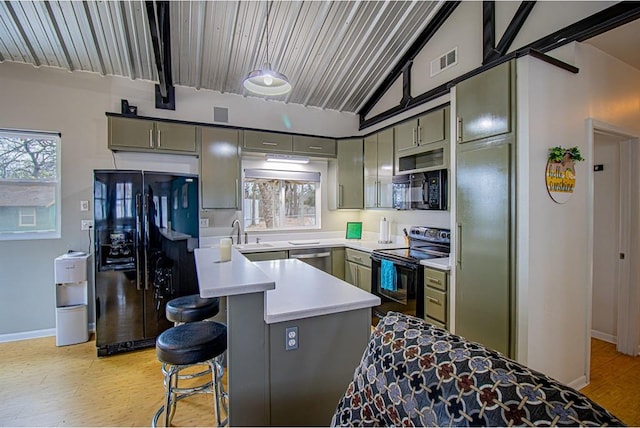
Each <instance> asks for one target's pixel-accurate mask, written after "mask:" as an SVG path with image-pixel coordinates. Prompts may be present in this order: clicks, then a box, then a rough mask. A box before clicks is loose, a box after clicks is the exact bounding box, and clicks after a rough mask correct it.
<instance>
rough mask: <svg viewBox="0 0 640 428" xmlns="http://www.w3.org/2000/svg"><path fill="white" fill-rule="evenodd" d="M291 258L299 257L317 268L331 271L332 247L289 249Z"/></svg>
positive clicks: (329, 272)
mask: <svg viewBox="0 0 640 428" xmlns="http://www.w3.org/2000/svg"><path fill="white" fill-rule="evenodd" d="M289 258H290V259H298V260H300V261H301V262H305V263H307V264H309V265H311V266H313V267H315V268H316V269H320V270H322V271H325V272H326V273H328V274H332V272H331V248H301V249H294V250H289Z"/></svg>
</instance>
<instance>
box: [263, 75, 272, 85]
mask: <svg viewBox="0 0 640 428" xmlns="http://www.w3.org/2000/svg"><path fill="white" fill-rule="evenodd" d="M272 83H273V77H271V75H270V74H265V75H264V84H265V85H267V86H271V84H272Z"/></svg>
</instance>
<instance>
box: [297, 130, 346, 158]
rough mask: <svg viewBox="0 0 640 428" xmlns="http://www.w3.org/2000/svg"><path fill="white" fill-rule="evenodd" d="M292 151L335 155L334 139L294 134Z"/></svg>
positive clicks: (304, 153) (317, 154) (316, 154)
mask: <svg viewBox="0 0 640 428" xmlns="http://www.w3.org/2000/svg"><path fill="white" fill-rule="evenodd" d="M293 153H294V154H301V155H308V156H317V157H335V156H336V140H334V139H332V138H323V137H308V136H305V135H294V136H293Z"/></svg>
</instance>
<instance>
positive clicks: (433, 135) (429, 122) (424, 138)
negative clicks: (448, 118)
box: [418, 109, 446, 145]
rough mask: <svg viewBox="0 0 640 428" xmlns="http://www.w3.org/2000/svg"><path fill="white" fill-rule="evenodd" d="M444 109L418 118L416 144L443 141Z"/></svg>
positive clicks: (444, 133)
mask: <svg viewBox="0 0 640 428" xmlns="http://www.w3.org/2000/svg"><path fill="white" fill-rule="evenodd" d="M445 126H446V124H445V109H440V110H436V111H433V112H431V113H428V114H425V115H424V116H420V117H419V118H418V144H420V145H422V144H430V143H436V142H438V141H443V140H444V139H445V135H446V132H445Z"/></svg>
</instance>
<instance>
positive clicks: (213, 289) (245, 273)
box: [195, 247, 275, 298]
mask: <svg viewBox="0 0 640 428" xmlns="http://www.w3.org/2000/svg"><path fill="white" fill-rule="evenodd" d="M195 258H196V272H197V274H198V286H199V287H200V296H202V297H205V298H206V297H222V296H234V295H238V294H247V293H257V292H261V291H266V290H272V289H274V288H275V283H274V281H273V279H272V278H270V277H268V276H267V275H266V274H265V273H264V271H263V270H262V269H260V268H258V267H257V266H256V265H255V264H254V263H252V262H250V261H249V260H248V259H247V258H246V257H245V256H243V255H242V254H240V253H239V252H238V250H236V249H234V248H232V249H231V260H230V261H228V262H220V248H218V247H211V248H197V249H196V250H195Z"/></svg>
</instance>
